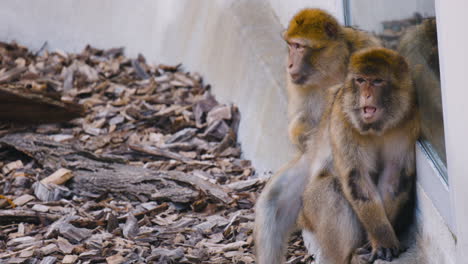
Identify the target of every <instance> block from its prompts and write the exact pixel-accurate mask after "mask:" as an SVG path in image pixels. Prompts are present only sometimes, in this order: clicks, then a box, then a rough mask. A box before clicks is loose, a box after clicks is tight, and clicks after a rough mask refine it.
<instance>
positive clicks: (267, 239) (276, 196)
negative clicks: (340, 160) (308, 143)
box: [254, 155, 308, 264]
mask: <svg viewBox="0 0 468 264" xmlns="http://www.w3.org/2000/svg"><path fill="white" fill-rule="evenodd" d="M307 172H308V166H307V162H306V158H305V155H303V157H302V158H300V159H296V160H294V161H293V162H292V164H291V166H289V168H287V169H285V170H283V171H282V172H279V173H278V174H277V175H275V176H274V177H273V179H272V181H271V182H270V183H269V184H268V185H267V186H266V188H265V189H264V191H263V192H262V194H261V195H260V197H259V199H258V201H257V205H256V212H255V234H254V235H255V247H256V255H257V263H258V264H281V263H283V262H284V253H285V251H286V245H287V243H286V242H287V239H288V238H289V235H290V234H291V233H292V231H293V230H294V229H295V228H296V222H297V218H298V215H299V212H300V210H301V209H302V193H303V191H304V186H305V184H306V180H307V179H308V177H307V175H308V173H307Z"/></svg>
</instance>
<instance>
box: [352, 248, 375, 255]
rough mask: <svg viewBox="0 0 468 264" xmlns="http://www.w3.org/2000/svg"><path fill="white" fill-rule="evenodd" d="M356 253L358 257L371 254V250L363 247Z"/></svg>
mask: <svg viewBox="0 0 468 264" xmlns="http://www.w3.org/2000/svg"><path fill="white" fill-rule="evenodd" d="M355 253H356V255H366V254H369V253H371V249H370V248H367V247H361V248H358V249H356V251H355Z"/></svg>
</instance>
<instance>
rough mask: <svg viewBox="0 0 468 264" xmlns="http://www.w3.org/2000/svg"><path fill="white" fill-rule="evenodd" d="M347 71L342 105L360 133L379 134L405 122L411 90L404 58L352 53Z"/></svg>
mask: <svg viewBox="0 0 468 264" xmlns="http://www.w3.org/2000/svg"><path fill="white" fill-rule="evenodd" d="M348 70H349V75H348V77H347V78H346V83H345V87H344V90H343V93H344V96H343V101H342V103H343V107H344V110H345V112H346V114H347V116H348V117H349V119H350V120H351V122H352V124H353V125H354V127H355V128H356V129H358V130H359V132H360V133H362V134H369V133H371V134H381V133H382V132H384V131H385V130H387V129H389V128H391V127H393V126H395V125H396V124H398V122H400V121H401V120H402V119H403V118H405V115H406V114H407V113H408V111H409V108H410V106H411V105H413V100H414V87H413V85H412V82H411V77H410V75H409V70H408V65H407V63H406V61H405V59H404V58H403V57H401V56H400V55H399V54H398V53H396V52H394V51H391V50H387V49H384V48H371V49H367V50H363V51H360V52H357V53H355V54H354V55H353V56H352V57H351V60H350V65H349V66H348Z"/></svg>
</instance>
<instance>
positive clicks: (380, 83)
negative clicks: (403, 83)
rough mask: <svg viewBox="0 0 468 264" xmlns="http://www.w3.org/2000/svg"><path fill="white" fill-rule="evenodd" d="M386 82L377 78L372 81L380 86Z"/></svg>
mask: <svg viewBox="0 0 468 264" xmlns="http://www.w3.org/2000/svg"><path fill="white" fill-rule="evenodd" d="M383 82H384V80H382V79H375V80H374V81H372V84H373V85H375V86H379V85H382V84H383Z"/></svg>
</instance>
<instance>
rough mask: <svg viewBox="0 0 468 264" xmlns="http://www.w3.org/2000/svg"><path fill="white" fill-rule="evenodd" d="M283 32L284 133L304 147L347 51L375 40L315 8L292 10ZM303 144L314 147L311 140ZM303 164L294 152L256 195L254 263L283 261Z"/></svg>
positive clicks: (344, 63) (303, 178)
mask: <svg viewBox="0 0 468 264" xmlns="http://www.w3.org/2000/svg"><path fill="white" fill-rule="evenodd" d="M283 37H284V39H285V41H286V42H287V43H288V47H289V54H288V68H287V69H288V70H287V71H288V74H287V81H288V85H287V91H288V100H289V102H288V114H289V118H290V124H289V136H290V139H291V141H292V142H293V143H294V144H295V145H296V146H297V147H298V148H299V149H300V150H301V152H305V149H306V142H307V139H308V137H309V136H310V135H313V134H314V133H315V131H316V130H317V127H318V124H319V123H320V121H321V119H322V116H323V112H324V110H325V109H326V108H327V107H328V106H329V104H330V103H331V102H332V101H333V97H334V95H335V91H334V89H333V88H332V87H334V86H335V87H336V85H337V84H340V83H342V82H343V80H344V78H345V76H346V73H347V64H348V62H349V56H350V55H351V54H352V53H354V52H356V51H358V50H360V49H363V48H366V47H371V46H379V45H380V42H379V41H378V40H377V39H376V38H374V37H372V36H370V35H368V34H367V33H365V32H363V31H359V30H355V29H352V28H346V27H343V26H341V25H339V23H338V22H337V20H336V19H335V18H334V17H333V16H331V15H330V14H328V13H327V12H325V11H323V10H320V9H304V10H302V11H300V12H299V13H297V14H296V15H295V16H294V17H293V18H292V20H291V21H290V23H289V27H288V29H287V30H286V31H285V33H284V34H283ZM308 147H309V148H315V146H312V144H311V143H309V145H308ZM308 167H309V165H308V158H307V156H306V155H302V156H298V157H297V158H295V159H294V160H292V161H291V162H289V163H288V164H287V165H286V166H285V167H284V168H283V169H281V170H280V171H279V172H277V173H276V174H275V175H274V176H273V177H272V179H271V180H270V182H269V183H268V184H267V186H266V187H265V189H264V190H263V192H262V194H261V196H260V197H259V199H258V201H257V204H256V216H255V244H256V253H257V263H268V264H274V263H281V262H282V256H283V251H284V245H285V241H283V240H279V239H278V238H280V237H281V238H282V239H284V240H286V239H287V237H288V235H287V234H289V233H290V231H291V230H292V229H293V227H294V226H295V223H296V218H297V215H298V214H299V211H300V210H301V207H302V206H301V205H302V200H301V199H302V197H301V194H302V192H303V189H304V186H305V185H306V182H307V179H308V178H309V177H308V176H309V173H308ZM291 216H294V217H291ZM272 249H273V250H272Z"/></svg>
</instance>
